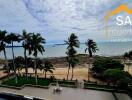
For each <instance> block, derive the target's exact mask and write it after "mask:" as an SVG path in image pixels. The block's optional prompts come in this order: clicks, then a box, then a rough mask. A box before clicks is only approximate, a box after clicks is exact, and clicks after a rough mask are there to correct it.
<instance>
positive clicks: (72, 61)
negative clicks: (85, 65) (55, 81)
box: [70, 57, 79, 80]
mask: <svg viewBox="0 0 132 100" xmlns="http://www.w3.org/2000/svg"><path fill="white" fill-rule="evenodd" d="M78 62H79V60H78V59H77V58H76V57H72V58H71V59H70V64H71V67H72V76H71V80H72V79H73V69H74V67H75V65H77V64H78Z"/></svg>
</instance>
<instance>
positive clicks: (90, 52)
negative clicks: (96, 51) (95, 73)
mask: <svg viewBox="0 0 132 100" xmlns="http://www.w3.org/2000/svg"><path fill="white" fill-rule="evenodd" d="M88 52H89V57H92V51H91V49H90V48H89V49H88Z"/></svg>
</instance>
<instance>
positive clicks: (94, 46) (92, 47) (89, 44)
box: [85, 39, 98, 57]
mask: <svg viewBox="0 0 132 100" xmlns="http://www.w3.org/2000/svg"><path fill="white" fill-rule="evenodd" d="M85 45H86V46H87V48H86V49H85V52H87V50H88V52H89V57H92V56H93V53H96V51H97V50H98V48H97V44H96V42H94V41H93V40H91V39H88V40H87V41H86V42H85Z"/></svg>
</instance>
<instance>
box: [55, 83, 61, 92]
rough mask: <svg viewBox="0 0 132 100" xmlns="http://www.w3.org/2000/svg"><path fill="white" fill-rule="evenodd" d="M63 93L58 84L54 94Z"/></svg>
mask: <svg viewBox="0 0 132 100" xmlns="http://www.w3.org/2000/svg"><path fill="white" fill-rule="evenodd" d="M61 91H62V88H61V87H60V86H59V83H58V82H57V83H56V87H55V88H54V89H53V92H54V93H60V92H61Z"/></svg>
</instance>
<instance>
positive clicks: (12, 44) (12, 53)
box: [12, 41, 17, 84]
mask: <svg viewBox="0 0 132 100" xmlns="http://www.w3.org/2000/svg"><path fill="white" fill-rule="evenodd" d="M12 57H13V66H14V74H15V83H16V84H17V74H16V66H15V61H14V59H15V56H14V48H13V41H12Z"/></svg>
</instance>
